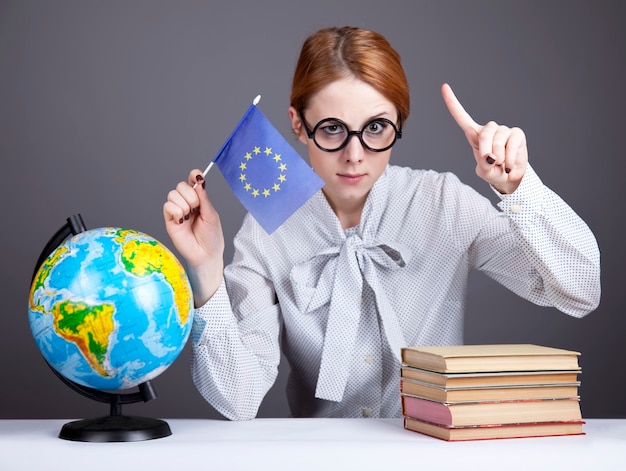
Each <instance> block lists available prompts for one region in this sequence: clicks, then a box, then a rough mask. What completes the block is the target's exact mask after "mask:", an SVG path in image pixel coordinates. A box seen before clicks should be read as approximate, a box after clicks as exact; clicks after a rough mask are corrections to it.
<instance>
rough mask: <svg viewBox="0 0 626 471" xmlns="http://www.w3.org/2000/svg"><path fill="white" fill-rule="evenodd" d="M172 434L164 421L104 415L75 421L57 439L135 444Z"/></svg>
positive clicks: (62, 430) (63, 429)
mask: <svg viewBox="0 0 626 471" xmlns="http://www.w3.org/2000/svg"><path fill="white" fill-rule="evenodd" d="M171 434H172V431H171V430H170V426H169V425H168V424H167V422H165V421H164V420H160V419H153V418H150V417H136V416H129V415H106V416H103V417H96V418H93V419H83V420H76V421H74V422H69V423H67V424H65V425H64V426H63V427H62V428H61V432H60V433H59V438H62V439H64V440H72V441H75V442H137V441H142V440H153V439H155V438H163V437H168V436H170V435H171Z"/></svg>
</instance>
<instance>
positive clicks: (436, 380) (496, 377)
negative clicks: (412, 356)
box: [400, 365, 582, 388]
mask: <svg viewBox="0 0 626 471" xmlns="http://www.w3.org/2000/svg"><path fill="white" fill-rule="evenodd" d="M400 373H401V377H402V378H407V379H412V380H416V381H421V382H423V383H429V384H433V385H437V386H441V387H447V388H452V387H489V386H514V385H533V384H544V385H548V384H564V383H576V382H579V381H578V375H579V374H581V373H582V370H561V371H555V370H552V371H515V372H509V371H505V372H503V371H487V372H481V373H473V372H471V373H440V372H438V371H429V370H423V369H421V368H415V367H412V366H408V365H402V367H401V371H400Z"/></svg>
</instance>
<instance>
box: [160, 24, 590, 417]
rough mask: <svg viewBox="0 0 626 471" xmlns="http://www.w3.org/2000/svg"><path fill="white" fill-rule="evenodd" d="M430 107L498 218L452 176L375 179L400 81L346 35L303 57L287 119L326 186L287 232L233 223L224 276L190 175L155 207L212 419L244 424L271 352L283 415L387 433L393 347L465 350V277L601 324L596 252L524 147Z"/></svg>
mask: <svg viewBox="0 0 626 471" xmlns="http://www.w3.org/2000/svg"><path fill="white" fill-rule="evenodd" d="M442 94H443V98H444V101H445V103H446V105H447V106H448V109H449V111H450V113H451V114H452V116H453V117H454V119H455V120H456V122H457V123H458V125H459V126H460V128H461V129H462V130H463V132H464V133H465V135H466V137H467V140H468V142H469V144H470V146H471V148H472V151H473V154H474V158H475V160H476V172H477V174H478V175H479V176H480V177H481V178H483V179H484V180H485V181H486V182H487V183H488V184H489V185H490V186H491V188H492V189H493V191H495V192H496V193H497V194H498V195H499V196H500V198H501V202H500V203H499V204H498V206H499V210H498V209H496V208H495V207H493V206H492V205H491V204H490V203H489V201H488V200H487V199H486V198H484V197H482V196H480V195H479V194H478V193H477V192H475V191H474V190H473V189H471V188H470V187H468V186H466V185H463V184H462V183H461V182H460V181H459V180H458V179H457V178H456V177H455V176H454V175H452V174H450V173H436V172H433V171H426V170H414V169H410V168H402V167H397V166H393V165H390V164H389V160H390V157H391V150H392V148H393V145H394V143H395V142H396V140H397V139H398V138H400V137H401V132H402V126H403V124H404V123H405V122H406V120H407V118H408V116H409V89H408V84H407V80H406V77H405V74H404V71H403V69H402V66H401V63H400V57H399V56H398V54H397V53H396V51H395V50H394V49H393V48H392V47H391V46H390V45H389V44H388V42H387V41H386V39H385V38H384V37H382V36H381V35H379V34H377V33H375V32H372V31H368V30H364V29H359V28H352V27H343V28H328V29H324V30H321V31H318V32H317V33H314V34H313V35H311V36H310V37H309V38H308V39H307V40H306V41H305V43H304V45H303V48H302V51H301V55H300V58H299V61H298V64H297V66H296V71H295V75H294V79H293V88H292V93H291V106H290V107H289V117H290V119H291V125H292V128H293V132H294V133H295V135H296V136H297V138H298V140H300V141H301V142H302V144H303V145H305V146H306V148H307V152H308V156H309V159H310V164H311V166H312V168H313V169H314V170H315V172H316V173H317V174H318V175H319V176H320V177H321V178H322V179H323V180H324V182H325V186H324V187H323V189H322V190H321V191H320V192H318V193H317V194H316V195H314V196H313V198H311V199H310V200H309V201H308V202H307V203H306V204H305V205H304V206H303V207H302V208H300V209H299V210H298V211H297V212H296V213H295V214H294V215H293V216H291V217H290V218H289V219H288V220H287V222H286V223H285V224H283V225H282V226H281V227H280V228H279V229H277V230H276V231H275V232H274V233H273V234H271V235H267V234H266V233H265V232H264V231H263V229H262V228H261V227H260V226H259V225H258V224H257V223H256V222H255V220H254V219H253V218H252V217H251V216H250V215H247V216H246V218H245V219H244V222H243V225H242V227H241V229H240V231H239V233H238V234H237V236H236V238H235V240H234V245H235V255H234V259H233V261H232V263H231V264H230V265H229V266H227V267H226V268H225V269H224V262H223V252H224V237H223V233H222V229H221V225H220V219H219V215H218V214H217V212H216V211H215V209H214V207H213V206H212V205H211V202H210V200H209V198H208V196H207V194H206V192H205V190H204V181H203V179H202V175H201V172H200V170H193V171H191V173H190V174H189V179H188V181H187V182H180V183H179V184H178V185H177V187H176V189H175V190H172V191H171V192H170V193H169V195H168V199H167V202H166V203H165V204H164V207H163V214H164V218H165V224H166V228H167V231H168V233H169V235H170V237H171V238H172V241H173V243H174V245H175V246H176V248H177V250H178V251H179V252H180V254H181V255H182V256H183V257H184V258H185V259H186V261H187V264H188V274H189V276H190V279H191V282H192V286H193V292H194V298H195V303H196V307H197V309H196V313H195V319H194V328H193V336H192V342H193V365H192V374H193V379H194V382H195V384H196V386H197V388H198V390H199V391H200V393H201V394H202V395H203V396H204V397H205V398H206V400H207V401H208V402H209V403H210V404H211V405H212V406H213V407H215V408H216V409H217V410H218V411H219V412H220V413H221V414H223V415H224V416H225V417H227V418H229V419H250V418H253V417H255V416H256V413H257V410H258V407H259V405H260V403H261V401H262V400H263V397H264V396H265V394H266V393H267V391H268V390H269V388H270V387H271V386H272V384H273V383H274V381H275V379H276V375H277V372H278V363H279V360H280V358H281V351H282V352H283V353H284V355H285V357H286V359H287V360H288V361H289V364H290V367H291V373H290V377H289V380H288V385H287V395H288V400H289V404H290V408H291V412H292V414H293V416H296V417H364V416H372V417H399V416H400V414H401V404H400V398H399V371H400V360H399V355H400V349H401V347H403V346H407V345H434V344H460V343H462V342H463V338H462V333H463V311H464V300H465V295H466V289H467V279H468V274H469V272H470V271H471V270H474V269H477V270H481V271H483V272H484V273H486V274H487V275H488V276H490V277H492V278H493V279H495V280H497V281H498V282H500V283H501V284H502V285H504V286H505V287H507V288H509V289H510V290H512V291H514V292H515V293H517V294H518V295H520V296H522V297H524V298H526V299H528V300H529V301H531V302H533V303H536V304H539V305H544V306H554V307H556V308H558V309H560V310H561V311H563V312H565V313H567V314H570V315H572V316H575V317H581V316H583V315H585V314H586V313H588V312H590V311H592V310H593V309H595V308H596V307H597V304H598V302H599V297H600V281H599V280H600V262H599V251H598V247H597V244H596V241H595V238H594V236H593V234H592V233H591V231H590V230H589V228H588V227H587V226H586V224H585V223H584V222H583V221H582V220H581V219H580V218H579V217H578V216H577V215H576V214H575V213H574V211H573V210H572V209H571V208H570V207H569V206H567V204H566V203H565V202H563V201H562V200H561V199H560V198H559V197H558V196H557V195H556V194H554V193H553V192H552V191H551V190H550V189H548V188H547V187H546V186H544V185H543V183H542V182H541V180H540V179H539V177H538V176H537V175H536V174H535V172H534V171H533V169H532V168H531V167H530V165H529V164H528V157H527V150H526V139H525V136H524V133H523V132H522V131H521V130H520V129H518V128H508V127H506V126H502V125H498V124H496V123H495V122H489V123H487V124H486V125H484V126H483V125H479V124H477V123H475V122H474V121H473V120H472V118H471V117H470V115H469V114H468V113H467V112H466V111H465V110H464V109H463V107H462V106H461V104H460V103H459V102H458V100H457V99H456V98H455V96H454V94H453V92H452V90H451V89H450V87H449V86H447V85H444V86H443V87H442ZM196 182H200V183H202V185H197V186H196V188H195V189H194V187H193V185H194V184H195V183H196Z"/></svg>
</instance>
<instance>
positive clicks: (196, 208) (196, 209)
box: [192, 206, 200, 213]
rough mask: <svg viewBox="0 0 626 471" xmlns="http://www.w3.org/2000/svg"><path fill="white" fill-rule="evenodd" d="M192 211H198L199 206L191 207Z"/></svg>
mask: <svg viewBox="0 0 626 471" xmlns="http://www.w3.org/2000/svg"><path fill="white" fill-rule="evenodd" d="M192 211H193V212H194V213H197V212H198V211H200V207H199V206H196V207H195V208H193V209H192Z"/></svg>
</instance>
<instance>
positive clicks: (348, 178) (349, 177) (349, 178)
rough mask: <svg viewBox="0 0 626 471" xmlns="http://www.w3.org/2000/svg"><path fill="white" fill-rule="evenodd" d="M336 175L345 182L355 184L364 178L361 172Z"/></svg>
mask: <svg viewBox="0 0 626 471" xmlns="http://www.w3.org/2000/svg"><path fill="white" fill-rule="evenodd" d="M337 176H338V177H339V178H340V179H341V180H342V181H343V182H345V183H348V184H352V185H355V184H357V183H359V182H361V181H362V180H363V179H364V178H365V174H363V173H355V174H351V173H339V174H337Z"/></svg>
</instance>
